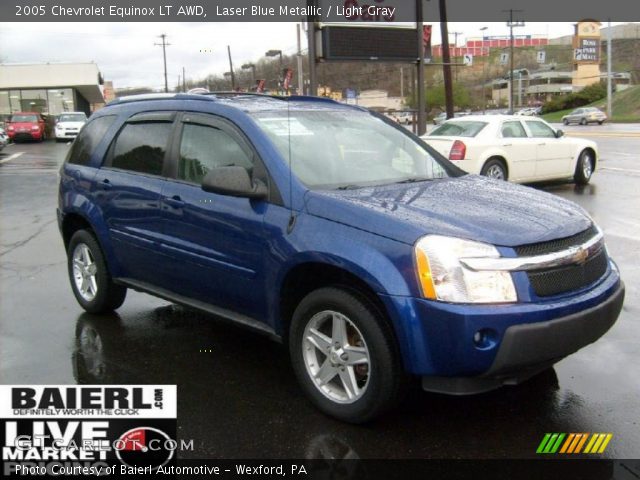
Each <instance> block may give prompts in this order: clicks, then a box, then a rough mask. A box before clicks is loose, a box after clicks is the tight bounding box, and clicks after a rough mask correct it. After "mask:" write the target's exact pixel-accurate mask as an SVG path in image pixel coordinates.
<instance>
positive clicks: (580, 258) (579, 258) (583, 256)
mask: <svg viewBox="0 0 640 480" xmlns="http://www.w3.org/2000/svg"><path fill="white" fill-rule="evenodd" d="M574 258H575V260H576V263H577V264H579V265H582V264H583V263H584V262H586V261H587V258H589V250H587V249H586V248H582V247H580V248H579V249H578V251H577V252H576V254H575V256H574Z"/></svg>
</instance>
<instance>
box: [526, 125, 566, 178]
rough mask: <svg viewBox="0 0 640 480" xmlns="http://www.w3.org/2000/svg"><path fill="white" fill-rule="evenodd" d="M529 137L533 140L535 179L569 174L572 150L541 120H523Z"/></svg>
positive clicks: (560, 176)
mask: <svg viewBox="0 0 640 480" xmlns="http://www.w3.org/2000/svg"><path fill="white" fill-rule="evenodd" d="M524 123H525V125H526V126H527V129H528V130H529V135H530V136H531V137H532V138H533V139H534V140H535V142H534V143H535V149H536V156H537V160H536V171H535V175H536V179H538V180H545V179H554V178H563V177H566V176H569V175H570V174H571V164H572V162H573V158H572V155H571V152H572V148H571V146H570V145H569V144H568V142H566V141H564V140H563V139H562V138H556V132H555V130H553V128H551V127H550V126H549V125H547V124H546V123H544V122H543V121H541V120H525V122H524Z"/></svg>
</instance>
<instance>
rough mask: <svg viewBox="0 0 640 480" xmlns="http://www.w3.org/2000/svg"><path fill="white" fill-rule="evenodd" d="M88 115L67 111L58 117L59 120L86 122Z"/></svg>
mask: <svg viewBox="0 0 640 480" xmlns="http://www.w3.org/2000/svg"><path fill="white" fill-rule="evenodd" d="M86 121H87V117H86V115H85V114H84V113H65V114H64V115H60V116H59V117H58V122H86Z"/></svg>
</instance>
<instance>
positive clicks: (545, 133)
mask: <svg viewBox="0 0 640 480" xmlns="http://www.w3.org/2000/svg"><path fill="white" fill-rule="evenodd" d="M527 126H528V127H529V130H531V135H532V136H533V137H536V138H556V132H554V131H553V129H552V128H551V127H549V126H548V125H546V124H544V123H542V122H536V121H529V122H527Z"/></svg>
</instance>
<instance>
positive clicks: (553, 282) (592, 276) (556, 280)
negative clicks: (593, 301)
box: [527, 248, 607, 297]
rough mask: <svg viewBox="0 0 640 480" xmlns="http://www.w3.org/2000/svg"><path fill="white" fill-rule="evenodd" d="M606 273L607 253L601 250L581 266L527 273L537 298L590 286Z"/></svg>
mask: <svg viewBox="0 0 640 480" xmlns="http://www.w3.org/2000/svg"><path fill="white" fill-rule="evenodd" d="M606 271H607V253H606V251H605V249H604V248H603V249H601V250H600V251H599V252H598V253H596V254H595V255H594V256H593V257H591V258H589V259H587V261H586V262H585V263H583V264H581V265H580V264H575V265H568V266H566V267H560V268H551V269H546V270H535V271H531V272H527V275H528V277H529V281H530V282H531V287H532V288H533V290H534V292H536V295H538V296H539V297H549V296H551V295H558V294H560V293H565V292H571V291H573V290H578V289H580V288H582V287H586V286H587V285H590V284H592V283H593V282H595V281H596V280H598V279H599V278H600V277H602V276H603V275H604V274H605V272H606Z"/></svg>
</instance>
